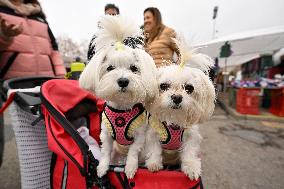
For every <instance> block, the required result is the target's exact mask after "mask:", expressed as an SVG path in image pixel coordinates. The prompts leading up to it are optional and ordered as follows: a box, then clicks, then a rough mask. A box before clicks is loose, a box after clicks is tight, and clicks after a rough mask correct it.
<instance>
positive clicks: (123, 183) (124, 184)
mask: <svg viewBox="0 0 284 189" xmlns="http://www.w3.org/2000/svg"><path fill="white" fill-rule="evenodd" d="M122 174H123V175H124V179H123V178H122V176H121V173H118V172H115V175H116V176H117V178H118V180H119V182H120V184H121V186H122V187H123V189H131V187H130V185H129V183H128V179H127V177H126V174H125V173H122Z"/></svg>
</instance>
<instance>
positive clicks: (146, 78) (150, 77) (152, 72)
mask: <svg viewBox="0 0 284 189" xmlns="http://www.w3.org/2000/svg"><path fill="white" fill-rule="evenodd" d="M135 51H136V52H135V53H136V56H137V57H138V59H139V62H140V65H141V68H142V69H141V75H142V80H143V83H144V86H145V88H146V92H147V97H146V103H150V102H152V101H153V100H154V98H155V97H156V96H157V95H158V94H159V89H158V83H157V68H156V65H155V62H154V60H153V58H152V57H151V56H150V55H149V54H148V53H146V52H145V51H144V50H141V49H137V50H135Z"/></svg>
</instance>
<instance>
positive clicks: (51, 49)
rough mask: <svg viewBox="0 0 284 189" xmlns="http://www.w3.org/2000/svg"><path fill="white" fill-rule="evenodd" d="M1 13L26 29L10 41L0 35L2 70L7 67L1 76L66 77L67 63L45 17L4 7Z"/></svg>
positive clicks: (6, 18) (1, 8) (5, 77)
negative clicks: (16, 12)
mask: <svg viewBox="0 0 284 189" xmlns="http://www.w3.org/2000/svg"><path fill="white" fill-rule="evenodd" d="M0 16H1V17H2V18H4V19H5V20H6V21H7V23H8V24H11V23H13V24H20V23H22V26H23V32H22V33H21V34H20V35H18V36H16V37H14V38H13V39H12V40H11V41H9V42H7V41H5V40H3V38H1V37H0V73H1V71H2V72H3V70H6V71H5V72H4V73H5V74H4V76H2V79H3V78H4V79H9V78H14V77H21V76H39V75H43V76H59V77H63V76H64V74H65V72H66V71H65V67H64V63H63V61H62V59H61V57H60V55H59V52H58V51H57V44H56V42H55V39H54V37H53V35H52V33H51V31H50V30H49V28H48V24H47V23H46V22H45V21H44V20H43V19H41V18H39V17H35V16H34V18H27V17H22V16H20V15H17V14H15V13H14V10H12V9H10V8H7V7H3V6H1V7H0ZM52 39H53V41H52ZM52 42H53V43H52ZM54 44H55V45H54ZM9 63H11V64H9ZM7 65H11V66H7ZM2 74H3V73H2ZM0 79H1V76H0Z"/></svg>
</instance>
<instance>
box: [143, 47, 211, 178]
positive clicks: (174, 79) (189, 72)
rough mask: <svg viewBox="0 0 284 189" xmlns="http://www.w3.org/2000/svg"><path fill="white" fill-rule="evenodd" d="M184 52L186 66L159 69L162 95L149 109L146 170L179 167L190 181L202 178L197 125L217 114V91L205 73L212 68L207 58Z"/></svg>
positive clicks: (160, 93)
mask: <svg viewBox="0 0 284 189" xmlns="http://www.w3.org/2000/svg"><path fill="white" fill-rule="evenodd" d="M180 49H181V57H182V58H181V62H186V63H188V65H189V66H188V67H187V66H185V67H184V65H171V66H166V67H162V68H160V69H158V77H157V80H158V85H159V88H160V92H159V95H158V96H156V98H155V100H154V102H153V103H151V104H150V106H149V112H150V115H151V116H150V119H149V128H148V130H147V136H146V148H145V151H146V166H147V167H148V169H149V170H150V171H158V170H160V169H162V168H163V163H164V164H179V163H181V170H182V171H183V172H184V173H185V174H186V175H187V176H188V177H189V178H190V179H198V178H199V176H200V174H201V161H200V158H199V157H198V155H199V145H200V142H201V136H200V134H199V132H198V125H197V124H198V123H200V122H202V121H204V120H206V119H207V118H209V117H210V116H211V115H212V113H213V111H214V107H215V105H214V101H215V89H214V86H213V84H212V81H211V80H210V79H209V77H208V75H206V74H205V73H204V71H205V72H206V71H208V68H209V67H210V66H212V65H213V62H212V60H211V59H210V58H209V57H208V56H205V55H202V54H198V53H195V52H193V51H184V50H183V49H182V48H180Z"/></svg>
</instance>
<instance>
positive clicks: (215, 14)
mask: <svg viewBox="0 0 284 189" xmlns="http://www.w3.org/2000/svg"><path fill="white" fill-rule="evenodd" d="M217 13H218V6H215V7H214V9H213V32H212V39H215V34H216V18H217Z"/></svg>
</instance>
